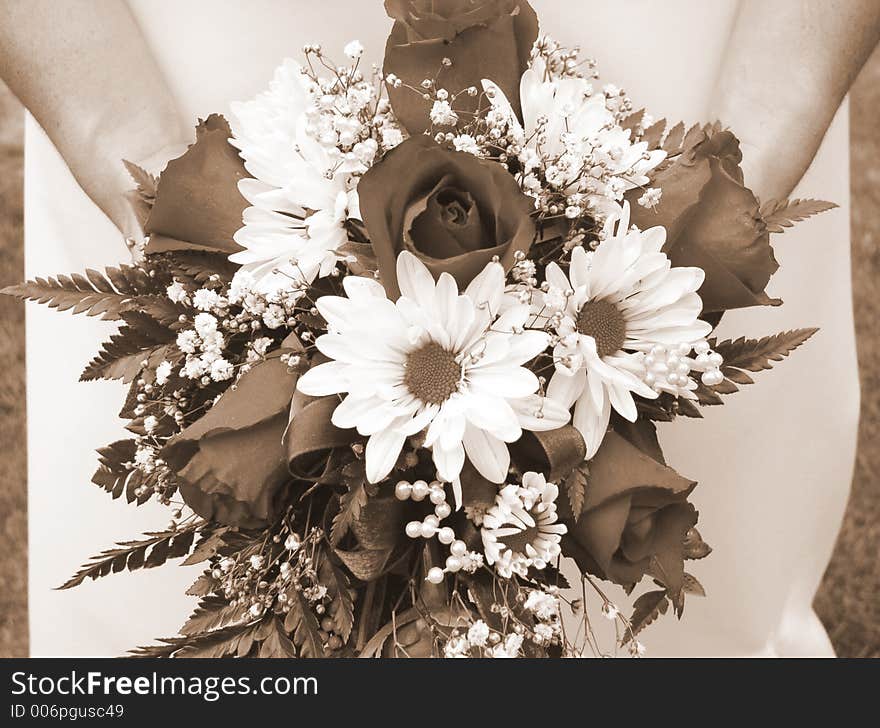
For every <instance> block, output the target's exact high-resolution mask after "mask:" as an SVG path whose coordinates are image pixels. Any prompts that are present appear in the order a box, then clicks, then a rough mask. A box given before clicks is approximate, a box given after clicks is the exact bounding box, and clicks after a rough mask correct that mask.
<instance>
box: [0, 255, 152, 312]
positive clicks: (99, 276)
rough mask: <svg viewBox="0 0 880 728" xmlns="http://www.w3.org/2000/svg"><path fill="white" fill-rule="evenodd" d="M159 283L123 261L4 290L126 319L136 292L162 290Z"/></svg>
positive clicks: (56, 305)
mask: <svg viewBox="0 0 880 728" xmlns="http://www.w3.org/2000/svg"><path fill="white" fill-rule="evenodd" d="M156 288H157V285H156V284H155V283H154V282H153V281H152V280H151V279H150V277H149V276H148V275H147V274H146V273H145V272H144V271H143V270H141V269H140V268H137V267H135V266H128V265H121V266H119V267H118V268H106V269H105V270H104V273H100V272H98V271H96V270H91V269H90V270H87V271H86V273H85V275H84V276H83V275H80V274H79V273H74V274H72V275H69V276H68V275H59V276H57V277H56V278H35V279H33V280H31V281H27V282H25V283H21V284H19V285H15V286H8V287H6V288H4V289H2V290H0V293H4V294H6V295H7V296H15V297H16V298H20V299H23V300H27V301H36V302H37V303H44V304H46V305H47V306H49V307H50V308H55V309H58V310H59V311H67V310H72V311H73V313H85V314H86V315H88V316H100V317H101V318H103V319H105V320H108V321H118V320H121V319H122V315H121V314H122V312H123V311H124V310H125V306H126V304H127V303H128V302H129V301H131V299H132V297H133V296H137V295H142V294H148V293H159V292H160V291H158V290H156Z"/></svg>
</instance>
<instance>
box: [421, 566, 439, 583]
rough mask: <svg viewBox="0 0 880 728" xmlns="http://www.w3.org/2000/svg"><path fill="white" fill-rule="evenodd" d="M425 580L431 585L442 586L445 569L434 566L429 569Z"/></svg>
mask: <svg viewBox="0 0 880 728" xmlns="http://www.w3.org/2000/svg"><path fill="white" fill-rule="evenodd" d="M425 578H426V579H427V580H428V581H429V582H430V583H431V584H440V583H442V582H443V569H441V568H440V567H439V566H432V567H431V568H430V569H428V575H427V576H426V577H425Z"/></svg>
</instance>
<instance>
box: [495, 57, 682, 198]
mask: <svg viewBox="0 0 880 728" xmlns="http://www.w3.org/2000/svg"><path fill="white" fill-rule="evenodd" d="M545 66H546V64H545V61H544V59H543V57H541V56H537V57H536V58H534V59H533V60H532V62H531V64H530V66H529V68H528V69H526V71H525V73H523V75H522V79H521V80H520V101H521V104H522V114H523V123H522V124H520V122H519V119H518V118H517V116H516V114H515V113H514V111H513V108H512V107H511V105H510V102H509V101H508V100H507V97H506V96H505V95H504V92H503V91H502V90H501V89H500V88H499V87H498V86H496V85H495V84H494V83H493V82H492V81H489V80H483V88H484V89H485V90H486V92H487V95H488V96H489V100H490V103H491V104H492V108H493V112H494V114H495V115H496V117H495V118H497V119H499V120H503V122H504V123H506V125H507V130H508V135H509V136H511V137H512V138H513V140H514V141H515V142H516V143H517V144H518V145H519V146H520V147H521V148H522V151H521V153H520V161H521V162H522V163H523V165H524V173H525V174H528V172H530V171H531V170H532V169H533V168H534V167H536V166H538V165H539V163H540V161H541V160H544V161H545V163H546V162H552V164H551V166H550V167H549V168H547V169H546V170H545V172H546V174H547V177H548V182H550V183H551V184H553V185H554V186H556V187H559V188H562V189H566V190H567V191H568V192H578V191H580V192H584V193H586V194H587V199H588V201H589V202H590V203H591V204H592V205H593V206H598V207H600V208H601V209H602V210H604V209H605V207H606V201H607V200H609V199H620V198H621V196H622V194H623V192H624V191H626V190H627V189H630V188H632V187H636V186H640V185H647V184H648V182H649V179H648V177H647V173H648V172H649V171H650V170H652V169H654V167H656V166H657V165H658V164H660V162H661V161H663V159H664V158H665V156H666V153H665V152H664V151H662V150H654V151H651V152H649V151H648V145H647V143H646V142H636V143H633V141H632V139H631V133H630V131H629V130H628V129H623V128H622V127H621V126H620V124H619V123H618V118H617V116H616V115H615V113H614V111H613V110H612V108H609V102H607V101H606V97H605V95H604V94H601V93H598V94H594V93H593V89H592V85H591V84H590V83H589V82H588V81H587V80H586V79H583V78H574V77H571V78H549V77H548V74H547V73H546V67H545Z"/></svg>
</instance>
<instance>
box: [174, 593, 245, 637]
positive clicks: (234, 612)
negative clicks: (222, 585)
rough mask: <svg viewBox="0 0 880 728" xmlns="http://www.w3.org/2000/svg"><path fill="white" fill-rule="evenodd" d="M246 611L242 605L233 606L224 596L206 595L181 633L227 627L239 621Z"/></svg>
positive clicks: (186, 633) (187, 633) (196, 632)
mask: <svg viewBox="0 0 880 728" xmlns="http://www.w3.org/2000/svg"><path fill="white" fill-rule="evenodd" d="M245 611H246V610H245V608H244V607H243V606H242V605H240V604H236V605H235V606H232V605H230V604H229V602H228V601H226V599H224V598H222V597H211V596H209V597H205V598H204V599H201V600H200V601H199V604H198V606H197V607H196V608H195V610H194V611H193V613H192V615H191V616H190V618H189V619H188V620H187V621H186V623H185V624H184V625H183V627H181V628H180V633H181V634H185V635H193V634H199V633H200V632H210V631H212V630H215V629H220V628H222V627H226V626H228V625H230V624H232V623H234V622H237V621H239V620H240V619H241V618H242V617H243V616H244V614H245Z"/></svg>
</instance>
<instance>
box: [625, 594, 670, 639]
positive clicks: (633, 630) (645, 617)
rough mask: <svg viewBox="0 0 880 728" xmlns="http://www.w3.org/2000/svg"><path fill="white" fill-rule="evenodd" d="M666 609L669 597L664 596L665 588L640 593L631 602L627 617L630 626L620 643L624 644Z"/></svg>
mask: <svg viewBox="0 0 880 728" xmlns="http://www.w3.org/2000/svg"><path fill="white" fill-rule="evenodd" d="M667 609H669V599H667V597H666V590H665V589H658V590H656V591H649V592H645V593H644V594H642V596H640V597H639V598H638V599H636V600H635V601H634V602H633V613H632V616H631V617H630V618H629V624H630V628H629V629H628V630H627V631H626V635H625V636H624V638H623V640H621V643H620V644H622V645H625V644H626V643H627V642H629V641H630V640H631V639H633V638H634V637H635V636H636V635H638V634H639V632H641V631H642V630H643V629H645V627H647V626H648V625H649V624H651V623H652V622H654V621H655V620H656V619H657V618H658V617H659V616H660V615H661V614H666V610H667Z"/></svg>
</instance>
